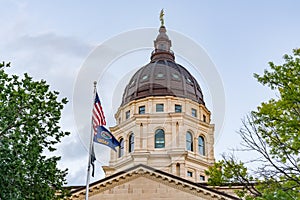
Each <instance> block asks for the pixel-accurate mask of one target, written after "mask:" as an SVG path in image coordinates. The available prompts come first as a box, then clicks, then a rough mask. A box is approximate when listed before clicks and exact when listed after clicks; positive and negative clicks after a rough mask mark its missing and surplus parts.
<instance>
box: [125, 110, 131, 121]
mask: <svg viewBox="0 0 300 200" xmlns="http://www.w3.org/2000/svg"><path fill="white" fill-rule="evenodd" d="M125 115H126V119H129V117H130V110H128V111H126V113H125Z"/></svg>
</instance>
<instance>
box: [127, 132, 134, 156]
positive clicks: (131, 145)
mask: <svg viewBox="0 0 300 200" xmlns="http://www.w3.org/2000/svg"><path fill="white" fill-rule="evenodd" d="M133 150H134V134H133V133H131V134H130V135H129V145H128V152H129V153H131V152H133Z"/></svg>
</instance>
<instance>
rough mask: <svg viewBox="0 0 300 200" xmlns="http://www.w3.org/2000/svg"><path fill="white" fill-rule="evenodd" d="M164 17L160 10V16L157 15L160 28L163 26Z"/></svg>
mask: <svg viewBox="0 0 300 200" xmlns="http://www.w3.org/2000/svg"><path fill="white" fill-rule="evenodd" d="M164 15H165V13H164V9H161V11H160V15H159V20H160V24H161V26H164V24H165V20H164Z"/></svg>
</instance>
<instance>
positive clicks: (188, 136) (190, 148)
mask: <svg viewBox="0 0 300 200" xmlns="http://www.w3.org/2000/svg"><path fill="white" fill-rule="evenodd" d="M186 150H188V151H193V136H192V134H191V133H190V132H187V133H186Z"/></svg>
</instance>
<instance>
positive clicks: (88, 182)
mask: <svg viewBox="0 0 300 200" xmlns="http://www.w3.org/2000/svg"><path fill="white" fill-rule="evenodd" d="M96 85H97V81H94V95H93V96H94V97H93V104H92V105H94V101H95V96H96V90H97V89H96ZM93 132H94V129H93V120H92V119H91V134H90V147H89V156H88V168H87V176H86V188H85V200H88V199H89V187H90V174H91V159H92V157H91V153H92V145H93V134H94V133H93Z"/></svg>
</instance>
